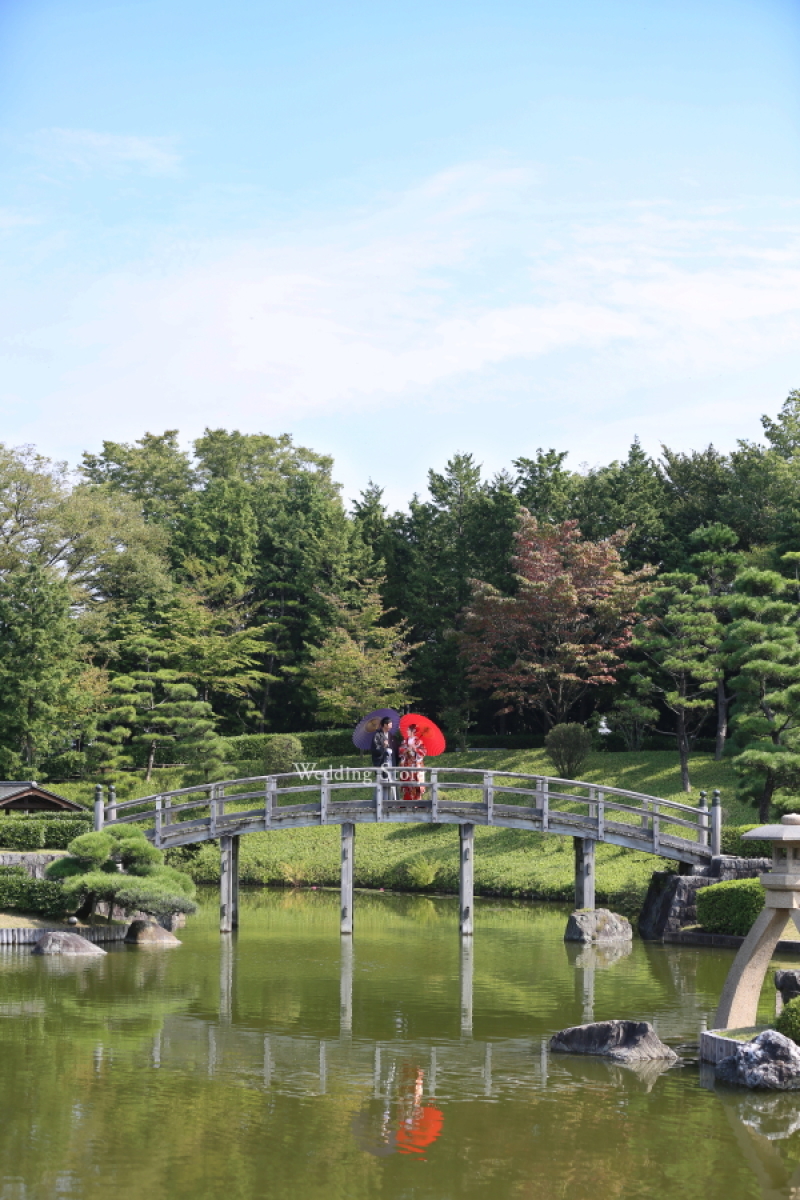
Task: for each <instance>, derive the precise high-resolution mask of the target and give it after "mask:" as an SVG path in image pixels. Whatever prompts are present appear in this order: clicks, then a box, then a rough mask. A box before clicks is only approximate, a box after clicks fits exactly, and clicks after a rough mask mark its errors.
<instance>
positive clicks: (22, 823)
mask: <svg viewBox="0 0 800 1200" xmlns="http://www.w3.org/2000/svg"><path fill="white" fill-rule="evenodd" d="M0 846H2V847H3V849H4V850H43V849H44V825H43V823H42V822H41V821H26V820H20V818H19V817H3V818H0Z"/></svg>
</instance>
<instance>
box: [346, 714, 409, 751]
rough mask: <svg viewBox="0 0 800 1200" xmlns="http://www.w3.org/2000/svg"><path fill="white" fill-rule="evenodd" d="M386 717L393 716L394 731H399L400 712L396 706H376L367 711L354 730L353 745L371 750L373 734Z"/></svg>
mask: <svg viewBox="0 0 800 1200" xmlns="http://www.w3.org/2000/svg"><path fill="white" fill-rule="evenodd" d="M384 717H389V718H391V722H392V733H397V730H398V727H399V725H400V713H399V712H398V711H397V709H395V708H376V709H375V711H374V712H371V713H367V715H366V716H365V717H362V718H361V720H360V721H359V722H358V724H357V725H356V727H355V729H354V730H353V745H354V746H356V747H357V748H358V749H359V750H369V749H370V748H371V747H372V737H373V734H374V733H375V732H376V731H377V730H378V729H379V728H380V724H381V721H382V720H383V718H384Z"/></svg>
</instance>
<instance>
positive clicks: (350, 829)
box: [339, 821, 356, 934]
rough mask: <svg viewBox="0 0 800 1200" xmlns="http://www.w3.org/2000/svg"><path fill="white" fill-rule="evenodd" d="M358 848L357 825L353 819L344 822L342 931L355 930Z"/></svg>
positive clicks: (348, 932) (349, 931)
mask: <svg viewBox="0 0 800 1200" xmlns="http://www.w3.org/2000/svg"><path fill="white" fill-rule="evenodd" d="M355 848H356V827H355V824H354V823H353V822H352V821H343V822H342V906H341V924H340V926H339V930H340V932H341V933H347V934H351V933H352V932H353V854H354V852H355Z"/></svg>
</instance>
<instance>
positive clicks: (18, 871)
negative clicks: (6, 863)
mask: <svg viewBox="0 0 800 1200" xmlns="http://www.w3.org/2000/svg"><path fill="white" fill-rule="evenodd" d="M17 878H19V879H27V878H28V872H27V871H26V869H25V867H0V879H17Z"/></svg>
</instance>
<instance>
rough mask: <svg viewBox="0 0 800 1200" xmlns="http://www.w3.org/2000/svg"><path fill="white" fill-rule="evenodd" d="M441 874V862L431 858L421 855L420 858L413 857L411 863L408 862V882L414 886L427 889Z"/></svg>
mask: <svg viewBox="0 0 800 1200" xmlns="http://www.w3.org/2000/svg"><path fill="white" fill-rule="evenodd" d="M438 874H439V864H438V863H434V862H431V860H430V859H429V858H426V857H425V856H424V855H420V857H419V858H412V860H411V862H410V863H406V875H407V876H408V883H409V884H410V885H411V887H413V888H420V889H423V890H424V889H425V888H429V887H430V886H431V885H432V883H433V882H434V880H435V879H436V876H437V875H438Z"/></svg>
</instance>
